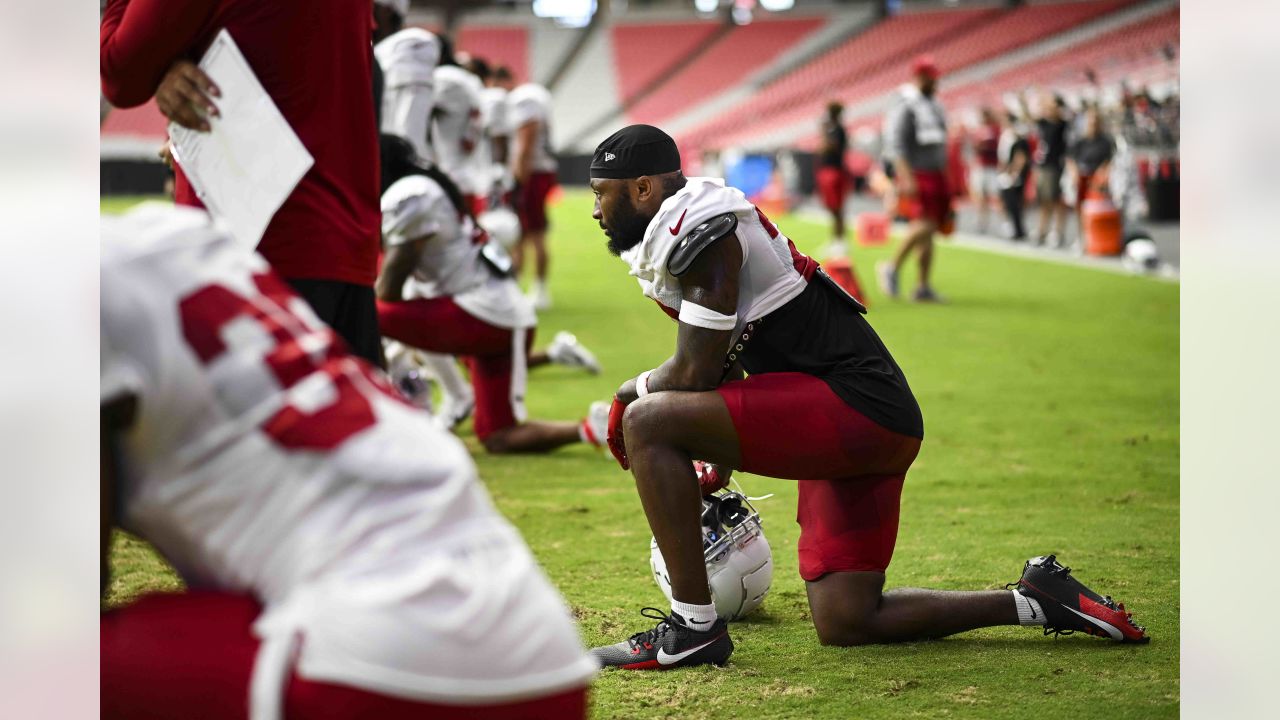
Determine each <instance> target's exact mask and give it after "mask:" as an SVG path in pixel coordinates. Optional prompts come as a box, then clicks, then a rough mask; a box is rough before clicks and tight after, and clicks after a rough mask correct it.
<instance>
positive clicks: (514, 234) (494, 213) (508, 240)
mask: <svg viewBox="0 0 1280 720" xmlns="http://www.w3.org/2000/svg"><path fill="white" fill-rule="evenodd" d="M476 222H477V223H479V224H480V227H482V228H484V231H485V232H486V233H488V234H489V237H490V238H493V239H494V240H496V241H498V244H499V245H501V246H502V247H503V248H505V249H506V250H508V251H510V250H511V249H512V248H514V247H515V246H516V242H518V241H519V240H520V218H518V217H516V214H515V212H514V211H512V210H511V208H505V207H496V208H493V209H492V210H485V211H484V212H482V213H480V215H479V216H478V217H476Z"/></svg>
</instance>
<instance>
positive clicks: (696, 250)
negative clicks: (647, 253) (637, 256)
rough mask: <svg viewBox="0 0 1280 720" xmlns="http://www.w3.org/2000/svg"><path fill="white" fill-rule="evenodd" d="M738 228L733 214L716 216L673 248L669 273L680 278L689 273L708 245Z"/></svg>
mask: <svg viewBox="0 0 1280 720" xmlns="http://www.w3.org/2000/svg"><path fill="white" fill-rule="evenodd" d="M737 228H738V216H737V215H734V214H733V213H731V212H730V213H725V214H723V215H716V216H715V217H713V218H711V219H710V220H707V221H705V222H703V223H701V224H700V225H698V226H697V227H695V228H693V229H692V230H690V231H689V234H687V235H685V236H684V239H683V240H681V241H680V242H678V243H676V245H675V247H673V248H671V254H670V255H668V256H667V272H669V273H671V274H672V275H674V276H676V277H680V276H681V275H683V274H685V273H686V272H688V271H689V266H690V265H693V261H694V259H695V258H697V257H698V255H700V254H701V253H702V251H703V250H705V249H706V248H707V246H708V245H710V244H711V243H713V242H715V241H716V240H719V239H720V238H722V237H725V236H726V235H731V234H733V231H734V230H736V229H737Z"/></svg>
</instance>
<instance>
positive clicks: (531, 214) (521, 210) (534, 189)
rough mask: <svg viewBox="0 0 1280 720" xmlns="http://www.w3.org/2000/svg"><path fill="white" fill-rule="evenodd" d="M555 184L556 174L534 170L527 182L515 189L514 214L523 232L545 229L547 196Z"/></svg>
mask: <svg viewBox="0 0 1280 720" xmlns="http://www.w3.org/2000/svg"><path fill="white" fill-rule="evenodd" d="M555 186H556V174H555V173H549V172H536V173H531V174H530V175H529V180H528V182H526V183H524V184H523V185H521V186H520V187H519V188H517V189H516V214H517V215H519V216H520V227H521V228H523V229H524V231H525V232H538V231H540V230H546V229H547V196H548V195H550V194H551V190H552V188H554V187H555Z"/></svg>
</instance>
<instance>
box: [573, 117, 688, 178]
mask: <svg viewBox="0 0 1280 720" xmlns="http://www.w3.org/2000/svg"><path fill="white" fill-rule="evenodd" d="M679 169H680V151H679V150H678V149H677V148H676V141H675V140H672V139H671V136H670V135H668V134H666V133H665V132H663V131H661V130H659V129H658V128H656V127H654V126H652V125H628V126H627V127H624V128H622V129H621V130H619V131H618V132H616V133H614V134H612V135H610V136H609V137H607V138H605V140H604V142H602V143H600V145H598V146H597V147H596V153H595V155H594V156H593V157H592V158H591V177H593V178H610V179H616V180H625V179H628V178H637V177H640V176H641V175H663V174H665V173H669V172H676V171H677V170H679Z"/></svg>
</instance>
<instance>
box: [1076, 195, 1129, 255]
mask: <svg viewBox="0 0 1280 720" xmlns="http://www.w3.org/2000/svg"><path fill="white" fill-rule="evenodd" d="M1080 221H1081V224H1082V225H1083V226H1084V251H1085V252H1086V253H1088V254H1089V255H1119V254H1120V253H1121V251H1123V250H1124V223H1123V221H1122V220H1121V218H1120V211H1119V210H1117V209H1116V206H1115V205H1112V204H1111V202H1110V201H1109V200H1086V201H1085V203H1084V208H1083V210H1082V211H1081V213H1080Z"/></svg>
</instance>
